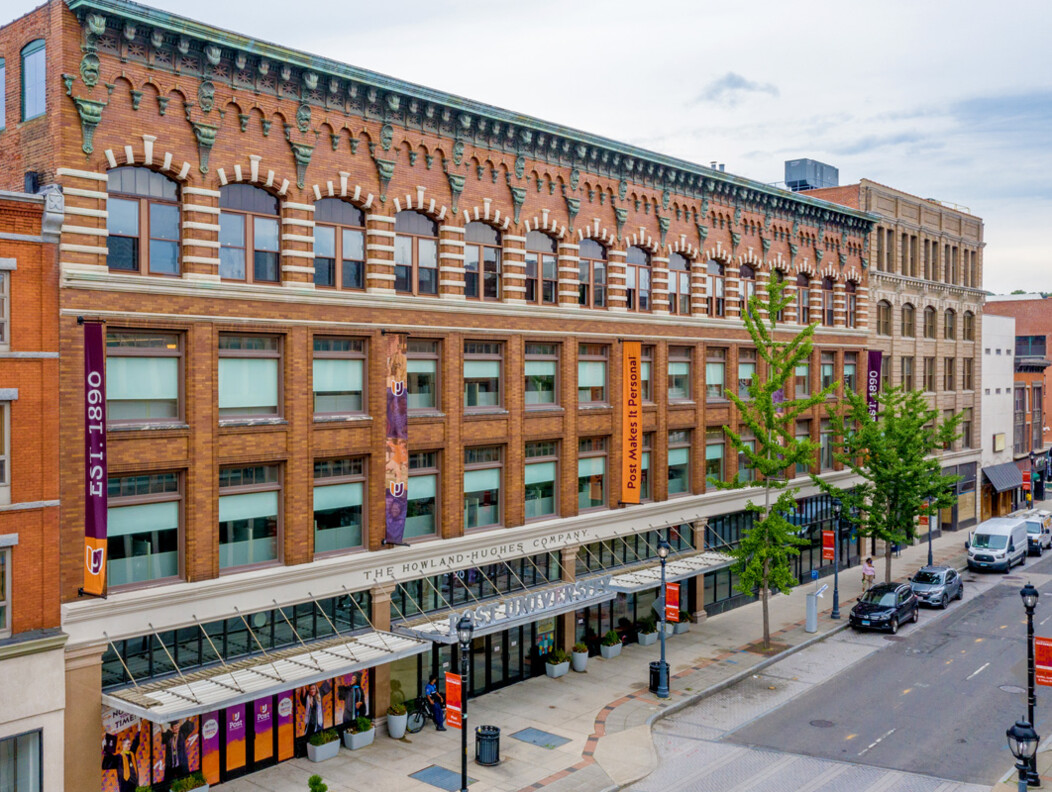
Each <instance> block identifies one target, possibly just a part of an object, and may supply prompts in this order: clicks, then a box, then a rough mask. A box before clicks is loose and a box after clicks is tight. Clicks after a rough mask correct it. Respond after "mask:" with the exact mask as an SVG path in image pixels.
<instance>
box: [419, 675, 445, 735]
mask: <svg viewBox="0 0 1052 792" xmlns="http://www.w3.org/2000/svg"><path fill="white" fill-rule="evenodd" d="M424 698H426V699H427V703H428V704H430V705H431V715H432V717H433V718H434V719H435V728H436V729H438V730H439V731H445V730H446V727H445V724H444V720H445V714H444V713H443V712H442V695H441V694H440V693H439V692H438V677H437V676H435V675H434V674H432V675H431V678H430V679H429V680H428V682H427V685H426V686H425V687H424Z"/></svg>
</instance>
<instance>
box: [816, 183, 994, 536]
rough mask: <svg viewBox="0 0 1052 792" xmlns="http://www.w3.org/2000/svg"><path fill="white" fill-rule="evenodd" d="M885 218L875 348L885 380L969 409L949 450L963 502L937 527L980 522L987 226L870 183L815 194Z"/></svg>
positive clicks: (942, 404) (947, 466) (875, 259)
mask: <svg viewBox="0 0 1052 792" xmlns="http://www.w3.org/2000/svg"><path fill="white" fill-rule="evenodd" d="M807 194H808V195H813V196H816V197H821V198H824V199H826V200H829V201H834V202H836V203H840V204H843V205H845V206H849V207H852V208H855V209H861V210H863V211H867V212H872V213H874V214H877V215H879V216H880V217H881V221H880V222H879V223H877V224H876V225H875V226H874V228H873V231H872V232H871V234H870V236H869V241H868V249H867V250H866V258H867V259H868V263H869V296H870V303H869V305H870V315H871V319H870V322H869V338H868V346H869V348H870V349H874V350H877V349H879V350H880V351H882V352H883V353H884V354H883V371H882V378H883V381H884V382H886V383H887V382H890V383H892V384H895V385H901V386H903V387H906V388H913V389H917V388H919V389H921V390H923V391H924V392H925V393H927V394H929V395H930V397H931V399H932V401H933V403H934V404H935V405H936V406H937V407H939V409H941V410H942V412H943V414H944V415H950V414H952V413H954V412H963V413H964V420H963V422H962V424H961V434H962V437H961V439H960V440H958V441H957V443H956V444H955V445H954V447H953V448H952V449H948V450H946V451H945V452H944V454H943V459H944V463H943V469H944V472H947V473H951V472H955V473H957V474H958V475H960V476H961V477H962V478H961V480H960V482H959V483H958V485H957V486H958V501H957V505H956V506H954V507H953V508H952V509H945V510H943V513H942V514H941V515H940V519H939V525H937V526H936V529H937V531H942V530H944V529H945V530H957V529H959V528H967V527H968V526H970V525H973V524H974V523H975V522H976V521H977V519H978V514H977V503H976V488H977V476H978V474H979V470H980V456H981V443H980V438H979V435H978V432H979V427H980V426H981V414H980V412H981V411H980V408H981V398H980V397H981V394H982V390H981V385H982V383H981V378H982V377H981V365H980V362H979V361H980V360H981V358H980V355H981V353H982V337H981V336H982V322H981V321H980V314H981V311H982V305H983V291H982V279H983V256H982V251H983V221H982V219H981V218H979V217H976V216H975V215H973V214H970V213H969V212H968V210H967V209H966V208H965V207H959V206H954V205H950V204H945V203H942V202H940V201H937V200H934V199H931V198H918V197H917V196H915V195H910V194H909V193H905V192H902V191H900V190H896V189H893V188H891V187H886V186H885V185H883V184H878V183H876V182H873V181H870V180H868V179H862V180H861V181H860V182H859V183H857V184H849V185H845V186H843V187H829V188H824V189H817V190H809V191H808V193H807Z"/></svg>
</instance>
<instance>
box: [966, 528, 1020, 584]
mask: <svg viewBox="0 0 1052 792" xmlns="http://www.w3.org/2000/svg"><path fill="white" fill-rule="evenodd" d="M1028 541H1029V540H1028V539H1027V531H1026V519H1025V518H1023V517H995V518H993V519H992V520H987V521H986V522H984V523H981V524H980V525H979V527H978V528H976V529H975V531H974V532H973V533H972V538H971V541H970V542H968V568H969V569H999V570H1001V571H1002V572H1007V571H1008V570H1009V569H1011V568H1012V567H1013V566H1015V565H1016V564H1023V563H1025V562H1026V555H1027V549H1028Z"/></svg>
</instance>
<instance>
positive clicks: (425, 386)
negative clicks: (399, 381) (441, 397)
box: [406, 338, 438, 410]
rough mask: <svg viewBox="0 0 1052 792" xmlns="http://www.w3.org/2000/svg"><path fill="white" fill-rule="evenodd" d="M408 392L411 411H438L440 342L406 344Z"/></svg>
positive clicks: (414, 339)
mask: <svg viewBox="0 0 1052 792" xmlns="http://www.w3.org/2000/svg"><path fill="white" fill-rule="evenodd" d="M406 391H407V401H408V408H409V409H410V410H437V409H438V342H437V341H427V340H424V339H417V338H410V339H409V341H408V342H407V343H406Z"/></svg>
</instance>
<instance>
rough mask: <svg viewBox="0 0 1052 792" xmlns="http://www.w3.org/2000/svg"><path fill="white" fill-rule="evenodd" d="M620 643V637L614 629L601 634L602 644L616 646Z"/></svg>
mask: <svg viewBox="0 0 1052 792" xmlns="http://www.w3.org/2000/svg"><path fill="white" fill-rule="evenodd" d="M619 643H621V637H620V636H619V635H618V634H617V632H616V631H614V630H609V631H607V633H606V635H604V636H603V646H617V645H618V644H619Z"/></svg>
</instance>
